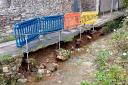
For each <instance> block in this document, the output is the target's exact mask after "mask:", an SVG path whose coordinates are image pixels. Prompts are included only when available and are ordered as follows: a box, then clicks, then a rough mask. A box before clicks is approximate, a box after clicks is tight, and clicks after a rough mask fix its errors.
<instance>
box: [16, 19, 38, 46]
mask: <svg viewBox="0 0 128 85" xmlns="http://www.w3.org/2000/svg"><path fill="white" fill-rule="evenodd" d="M38 29H40V23H39V19H38V18H34V19H31V20H26V21H23V22H20V23H17V24H15V25H14V33H15V36H16V45H17V47H19V48H20V47H23V46H24V45H25V44H26V40H25V35H27V34H28V39H27V41H28V43H29V42H31V41H33V40H34V39H36V38H38V36H39V34H36V33H38Z"/></svg>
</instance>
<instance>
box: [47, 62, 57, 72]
mask: <svg viewBox="0 0 128 85" xmlns="http://www.w3.org/2000/svg"><path fill="white" fill-rule="evenodd" d="M58 67H59V65H58V64H57V63H52V64H49V65H48V66H47V69H48V70H50V71H51V72H55V71H56V70H57V68H58Z"/></svg>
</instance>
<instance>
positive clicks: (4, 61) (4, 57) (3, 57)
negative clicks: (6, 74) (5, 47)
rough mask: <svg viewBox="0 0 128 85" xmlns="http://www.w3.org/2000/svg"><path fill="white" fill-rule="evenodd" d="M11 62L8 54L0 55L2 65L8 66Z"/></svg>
mask: <svg viewBox="0 0 128 85" xmlns="http://www.w3.org/2000/svg"><path fill="white" fill-rule="evenodd" d="M12 60H13V58H12V56H11V55H9V54H6V55H1V56H0V62H1V63H2V64H8V63H10V62H11V61H12Z"/></svg>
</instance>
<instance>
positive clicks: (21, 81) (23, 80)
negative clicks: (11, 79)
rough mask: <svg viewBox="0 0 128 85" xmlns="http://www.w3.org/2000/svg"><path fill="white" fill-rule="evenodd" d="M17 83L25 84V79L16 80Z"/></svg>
mask: <svg viewBox="0 0 128 85" xmlns="http://www.w3.org/2000/svg"><path fill="white" fill-rule="evenodd" d="M17 81H18V82H20V83H26V82H27V79H25V78H24V79H18V80H17Z"/></svg>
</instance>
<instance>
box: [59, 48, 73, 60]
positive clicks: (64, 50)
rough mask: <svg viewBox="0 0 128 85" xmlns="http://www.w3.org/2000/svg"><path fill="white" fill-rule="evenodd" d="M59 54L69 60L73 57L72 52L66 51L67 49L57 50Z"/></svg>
mask: <svg viewBox="0 0 128 85" xmlns="http://www.w3.org/2000/svg"><path fill="white" fill-rule="evenodd" d="M57 52H58V54H59V55H60V56H63V57H65V58H69V57H70V55H71V51H70V50H66V49H63V48H60V49H58V50H57Z"/></svg>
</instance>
